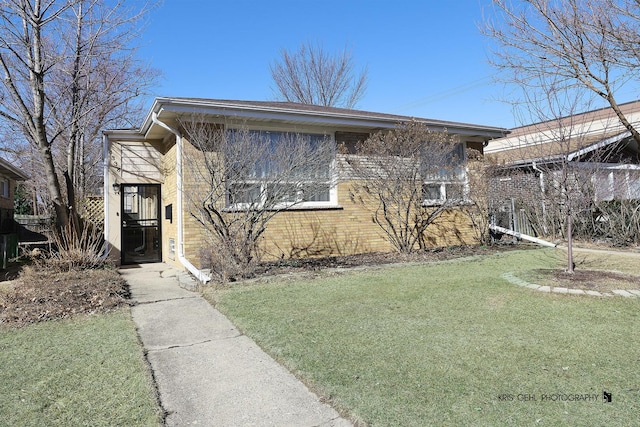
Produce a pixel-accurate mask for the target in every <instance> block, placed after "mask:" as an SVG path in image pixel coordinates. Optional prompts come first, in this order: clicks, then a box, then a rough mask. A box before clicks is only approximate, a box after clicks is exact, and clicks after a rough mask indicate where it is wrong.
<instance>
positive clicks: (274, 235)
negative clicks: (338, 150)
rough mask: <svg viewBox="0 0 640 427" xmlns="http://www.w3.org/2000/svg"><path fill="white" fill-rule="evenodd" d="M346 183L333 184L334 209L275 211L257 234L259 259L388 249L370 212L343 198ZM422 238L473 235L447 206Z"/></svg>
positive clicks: (450, 240) (470, 238)
mask: <svg viewBox="0 0 640 427" xmlns="http://www.w3.org/2000/svg"><path fill="white" fill-rule="evenodd" d="M350 185H351V184H350V183H349V182H343V183H340V184H339V185H338V204H339V205H340V207H341V208H340V209H335V210H292V211H286V212H282V213H280V214H278V215H276V216H275V217H274V218H273V220H272V221H271V222H270V223H269V224H268V225H267V229H266V231H265V233H264V235H263V236H262V241H261V248H262V250H263V254H264V257H265V259H275V258H282V257H283V258H290V257H305V256H327V255H350V254H356V253H366V252H388V251H393V250H394V248H393V246H392V245H391V244H390V243H389V241H388V239H387V237H386V236H385V234H384V232H383V230H382V229H381V228H380V226H378V225H377V224H376V223H375V222H374V220H373V216H372V213H371V211H370V210H368V209H366V208H365V207H364V206H363V205H362V204H360V203H357V202H352V201H351V200H350V199H349V187H350ZM425 240H426V242H427V243H428V244H430V245H432V246H434V247H437V246H450V245H460V244H472V243H475V241H476V237H475V233H474V231H473V228H472V226H471V223H470V222H469V219H468V218H467V216H466V215H464V214H463V213H462V212H460V211H459V210H457V209H452V210H451V211H447V212H445V213H443V214H442V215H441V217H440V218H438V220H437V221H435V222H434V223H433V224H432V225H430V226H429V228H427V230H426V233H425Z"/></svg>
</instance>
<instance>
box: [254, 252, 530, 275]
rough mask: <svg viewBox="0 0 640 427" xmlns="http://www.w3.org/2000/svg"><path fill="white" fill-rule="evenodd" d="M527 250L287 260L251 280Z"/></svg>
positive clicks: (260, 271) (262, 269)
mask: <svg viewBox="0 0 640 427" xmlns="http://www.w3.org/2000/svg"><path fill="white" fill-rule="evenodd" d="M528 247H529V246H527V245H499V246H491V247H485V246H451V247H446V248H433V249H425V250H422V251H417V252H414V253H412V254H400V253H396V252H393V253H388V252H374V253H368V254H359V255H348V256H331V257H324V258H308V259H287V260H282V261H273V262H264V263H261V264H260V265H259V266H258V268H257V270H256V272H255V276H254V277H261V276H272V275H278V274H289V273H298V272H319V271H322V270H326V269H328V268H353V267H367V266H368V267H375V266H379V265H385V264H396V263H407V262H430V261H431V262H435V261H444V260H448V259H455V258H461V257H468V256H474V255H489V254H495V253H496V252H501V251H506V250H512V249H526V248H528Z"/></svg>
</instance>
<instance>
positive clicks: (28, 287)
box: [0, 269, 129, 326]
mask: <svg viewBox="0 0 640 427" xmlns="http://www.w3.org/2000/svg"><path fill="white" fill-rule="evenodd" d="M128 297H129V287H128V285H127V283H126V282H125V281H124V279H122V277H121V276H120V275H119V274H118V272H117V271H115V270H113V269H101V270H84V271H70V272H50V271H34V270H32V269H27V270H26V272H23V274H21V275H20V276H19V277H18V279H16V280H15V281H13V282H4V283H3V289H2V292H0V324H8V325H12V326H25V325H28V324H31V323H37V322H43V321H47V320H54V319H66V318H70V317H74V316H77V315H80V314H93V313H104V312H108V311H111V310H114V309H115V308H117V307H120V306H122V305H124V304H128V303H129V301H128Z"/></svg>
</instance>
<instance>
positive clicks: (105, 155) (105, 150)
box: [102, 133, 111, 260]
mask: <svg viewBox="0 0 640 427" xmlns="http://www.w3.org/2000/svg"><path fill="white" fill-rule="evenodd" d="M102 167H103V179H102V182H103V186H104V188H103V191H104V199H103V203H102V205H103V206H102V207H103V211H104V248H103V250H104V253H103V254H102V259H103V260H105V259H107V257H108V256H109V252H111V243H109V138H108V137H107V135H106V134H104V133H103V134H102Z"/></svg>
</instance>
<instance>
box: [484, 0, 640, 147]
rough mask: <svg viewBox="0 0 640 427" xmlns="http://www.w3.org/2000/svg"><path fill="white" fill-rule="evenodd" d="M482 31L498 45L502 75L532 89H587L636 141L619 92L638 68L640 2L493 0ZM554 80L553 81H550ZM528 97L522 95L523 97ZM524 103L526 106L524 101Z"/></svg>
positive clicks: (495, 59)
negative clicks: (604, 103)
mask: <svg viewBox="0 0 640 427" xmlns="http://www.w3.org/2000/svg"><path fill="white" fill-rule="evenodd" d="M493 3H494V5H495V16H494V17H493V19H491V18H490V19H489V20H488V22H487V25H486V26H485V28H484V32H485V33H486V34H487V35H489V36H491V37H492V38H493V39H494V40H495V41H496V42H497V43H498V46H499V48H498V49H496V51H495V54H494V57H493V62H494V64H495V65H496V66H497V67H498V68H499V69H501V70H503V71H506V73H504V74H503V75H502V76H501V79H503V80H505V81H507V82H515V83H516V84H518V85H519V86H521V87H522V88H523V89H524V90H525V91H526V92H527V93H529V96H531V95H530V94H531V93H533V92H536V91H537V90H540V89H541V90H540V91H539V92H538V94H539V96H541V97H543V96H544V95H546V94H547V93H548V92H549V91H553V92H556V93H561V92H573V91H578V93H579V92H581V91H585V90H586V91H587V92H590V93H591V94H594V95H595V96H597V97H599V98H601V99H603V100H604V101H606V103H607V104H608V105H609V106H610V107H611V108H612V109H613V111H614V112H615V114H616V115H617V117H618V119H619V120H620V122H621V123H622V124H623V125H624V126H625V128H626V129H627V130H628V131H629V132H631V134H632V136H633V138H634V139H635V140H636V141H638V142H640V133H639V132H638V130H636V128H635V126H634V124H633V123H631V122H630V121H629V120H628V119H627V117H626V115H625V113H624V111H623V109H622V108H620V105H619V104H620V102H619V93H620V91H621V89H622V88H623V87H625V86H627V85H629V84H635V83H636V82H637V77H638V73H640V49H639V48H638V46H640V3H638V2H637V1H635V0H564V1H556V0H529V1H526V2H520V1H518V2H512V1H510V0H494V2H493ZM550 84H552V85H553V86H550ZM525 102H526V100H525ZM525 108H526V107H525Z"/></svg>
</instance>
